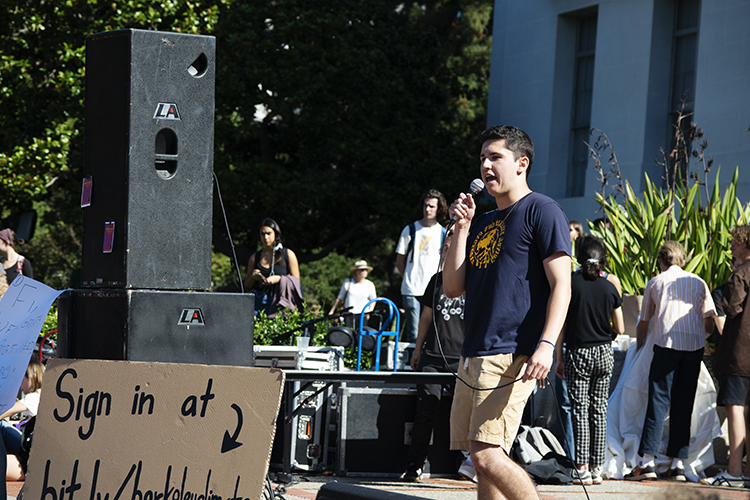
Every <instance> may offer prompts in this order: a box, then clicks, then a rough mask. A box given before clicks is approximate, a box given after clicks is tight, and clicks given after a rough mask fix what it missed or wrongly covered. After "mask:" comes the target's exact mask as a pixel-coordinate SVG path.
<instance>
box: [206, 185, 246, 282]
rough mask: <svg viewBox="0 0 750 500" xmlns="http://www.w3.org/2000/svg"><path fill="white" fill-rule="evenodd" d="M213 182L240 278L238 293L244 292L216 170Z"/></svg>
mask: <svg viewBox="0 0 750 500" xmlns="http://www.w3.org/2000/svg"><path fill="white" fill-rule="evenodd" d="M213 176H214V182H215V183H216V192H217V193H218V195H219V205H220V206H221V214H222V215H223V216H224V225H225V226H226V228H227V238H228V239H229V245H230V246H231V247H232V256H233V257H234V267H235V269H237V277H238V278H239V279H240V293H245V284H244V283H243V282H242V273H241V272H240V263H239V262H238V261H237V252H236V251H235V249H234V241H233V240H232V233H231V232H230V231H229V221H228V220H227V211H226V210H225V209H224V200H223V199H222V197H221V188H220V187H219V178H218V177H217V176H216V172H213Z"/></svg>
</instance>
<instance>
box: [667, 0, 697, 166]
mask: <svg viewBox="0 0 750 500" xmlns="http://www.w3.org/2000/svg"><path fill="white" fill-rule="evenodd" d="M700 11H701V3H700V0H677V1H676V2H675V15H674V29H673V35H672V82H671V98H670V105H669V124H670V127H669V130H670V137H669V145H670V151H672V150H673V149H674V147H675V137H674V126H675V125H676V123H677V115H678V112H679V111H680V109H683V114H685V115H687V114H691V113H692V112H693V110H694V109H695V74H696V70H697V66H698V26H699V23H700ZM683 103H684V108H683ZM691 121H694V118H693V117H692V116H691V117H689V118H687V119H685V120H683V121H682V122H681V124H680V126H681V129H682V131H683V133H684V134H685V139H686V142H687V147H688V151H687V152H685V151H681V152H680V160H681V167H682V174H683V179H684V180H687V178H686V177H685V176H686V175H687V172H688V170H687V166H688V165H687V163H688V162H687V161H686V160H688V159H689V154H690V151H689V149H690V142H689V141H690V137H688V136H687V134H688V130H689V128H690V122H691ZM684 153H687V154H688V156H687V158H685V157H684Z"/></svg>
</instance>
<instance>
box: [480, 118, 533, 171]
mask: <svg viewBox="0 0 750 500" xmlns="http://www.w3.org/2000/svg"><path fill="white" fill-rule="evenodd" d="M501 139H504V140H505V147H506V149H508V150H509V151H511V152H512V153H513V159H514V160H516V161H517V160H518V159H519V158H521V157H524V156H525V157H526V158H528V159H529V166H528V168H527V169H526V178H528V177H529V172H530V171H531V165H532V164H533V163H534V143H533V142H532V141H531V137H529V136H528V134H526V132H524V131H523V130H521V129H520V128H518V127H514V126H512V125H495V126H494V127H490V128H488V129H486V130H485V131H484V132H482V133H481V134H479V141H480V142H481V143H482V144H484V143H485V142H487V141H499V140H501Z"/></svg>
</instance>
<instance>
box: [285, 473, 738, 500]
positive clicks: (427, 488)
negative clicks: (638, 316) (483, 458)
mask: <svg viewBox="0 0 750 500" xmlns="http://www.w3.org/2000/svg"><path fill="white" fill-rule="evenodd" d="M293 477H294V481H293V482H292V483H290V484H288V485H280V484H277V483H274V484H273V485H274V487H278V486H283V488H284V489H285V492H284V493H283V496H284V498H285V499H286V500H312V499H315V497H316V495H317V492H318V490H319V489H320V487H321V486H323V485H324V484H325V483H327V482H330V481H339V482H341V483H346V484H353V485H357V486H362V487H366V488H372V489H375V490H379V491H384V492H385V491H388V492H394V493H401V494H404V495H412V496H415V497H420V498H425V499H434V500H475V499H476V496H477V490H476V485H475V484H473V483H471V482H469V481H462V480H458V479H444V478H427V479H424V480H423V481H422V482H420V483H405V482H402V481H399V480H393V479H383V480H380V479H376V478H352V477H341V478H338V477H323V476H298V475H294V476H293ZM667 488H675V489H676V491H675V492H674V493H676V494H675V495H673V496H672V497H671V498H672V499H680V498H686V497H690V498H691V500H697V499H698V498H703V499H706V500H730V499H734V500H736V499H743V500H749V499H750V489H743V488H714V487H710V486H703V485H700V484H697V483H674V482H671V481H641V482H634V481H618V480H605V481H604V482H603V483H602V484H600V485H592V486H587V487H586V490H587V492H588V497H587V495H586V493H585V492H584V490H583V488H582V487H581V486H580V485H576V486H573V485H569V486H568V485H566V486H558V485H540V486H539V487H538V489H539V493H540V494H541V497H542V499H543V500H563V499H565V500H568V499H570V500H573V499H581V500H585V499H587V498H589V499H591V500H646V499H649V500H650V499H653V500H657V498H658V496H657V494H659V493H664V492H665V490H666V489H667ZM695 493H698V494H699V495H697V496H695ZM691 495H692V496H691Z"/></svg>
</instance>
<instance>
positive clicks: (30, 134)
mask: <svg viewBox="0 0 750 500" xmlns="http://www.w3.org/2000/svg"><path fill="white" fill-rule="evenodd" d="M491 10H492V2H491V1H490V0H483V1H477V0H455V1H434V2H427V3H423V4H416V3H414V4H409V3H406V4H404V3H402V2H397V1H388V0H373V1H368V2H362V1H361V0H337V1H336V2H332V1H330V0H320V1H315V2H312V1H309V0H276V1H274V2H239V1H237V0H196V1H185V2H172V1H169V2H146V1H143V0H130V1H113V2H92V1H73V0H68V1H63V0H61V1H56V2H39V1H37V0H19V1H17V2H3V5H2V7H0V40H2V44H3V45H2V46H3V51H2V53H1V54H0V118H2V120H3V127H2V128H1V129H0V179H2V183H0V199H1V200H2V202H1V204H0V207H1V208H2V210H3V213H4V215H7V214H8V213H10V212H18V211H22V210H28V209H30V208H32V206H35V205H34V203H37V208H39V209H40V213H41V214H42V215H41V218H40V224H39V231H38V232H37V235H38V236H37V237H35V238H34V239H33V240H32V242H31V243H30V244H29V245H28V246H27V247H26V248H24V249H22V252H23V253H25V254H27V255H29V256H30V257H32V256H33V261H34V264H35V267H36V269H37V270H38V274H39V277H40V278H41V279H42V280H44V281H46V282H48V283H49V284H51V285H53V286H67V285H68V284H69V283H70V281H71V280H70V276H71V272H72V271H73V270H74V269H75V268H77V267H79V266H80V257H79V256H80V244H81V239H82V235H81V221H80V208H79V207H78V200H79V199H80V183H81V174H80V171H81V166H82V163H83V158H82V151H83V139H84V128H83V127H84V123H83V110H84V105H83V103H84V96H85V88H84V86H85V79H84V71H85V37H86V36H87V35H89V34H93V33H97V32H102V31H109V30H116V29H123V28H139V29H156V30H162V31H180V32H183V33H199V34H204V35H215V36H216V37H217V85H216V106H217V121H216V132H215V151H216V153H215V170H216V171H217V173H218V175H219V178H220V180H221V186H222V187H223V189H224V192H223V194H224V198H225V201H226V205H227V208H228V211H229V219H230V227H231V228H232V230H233V232H234V235H235V236H236V238H235V241H236V242H237V243H239V244H240V245H244V246H245V247H246V248H255V246H256V243H257V235H256V230H257V223H258V222H259V221H260V219H261V218H263V217H265V216H273V217H275V218H277V220H278V221H279V222H280V224H281V225H282V228H283V229H284V231H285V233H286V234H287V236H288V237H287V241H288V243H289V244H290V246H291V247H292V248H293V249H295V251H297V253H298V255H299V256H300V260H301V261H302V262H309V261H313V260H316V259H321V258H324V257H325V256H326V255H327V254H328V253H329V252H331V251H333V250H336V251H337V252H338V253H339V254H341V255H346V256H360V255H361V256H365V257H366V258H368V260H372V258H371V257H370V255H371V254H370V252H373V251H374V250H375V249H377V250H378V251H381V252H383V254H382V256H381V258H382V259H387V258H390V259H392V245H391V246H390V247H389V246H388V244H387V243H385V244H384V243H383V242H384V241H386V240H388V239H394V238H396V236H397V234H398V231H399V230H400V228H401V227H402V226H403V225H405V224H406V223H407V222H409V221H410V220H413V219H415V218H416V217H418V216H419V211H418V207H417V199H418V197H419V195H420V194H421V192H423V191H425V190H426V189H428V188H431V187H437V188H438V189H441V190H443V191H444V192H446V194H448V196H449V197H452V196H454V195H455V192H456V191H457V190H458V189H463V187H464V186H465V185H467V184H468V181H469V180H470V179H471V178H472V177H474V176H475V175H476V168H475V166H474V161H475V160H474V158H475V152H476V151H475V150H476V144H475V137H476V135H477V133H478V132H479V131H481V129H482V128H483V127H484V125H485V123H484V120H485V118H484V116H485V106H486V98H487V81H488V74H489V51H490V47H491V37H490V36H489V32H490V27H491V21H490V15H491ZM39 203H41V204H43V205H45V206H44V207H39V206H38V204H39ZM215 213H216V214H217V219H216V224H215V228H216V229H215V235H217V236H219V240H221V239H223V238H224V236H223V235H224V231H223V223H222V224H219V219H218V217H219V215H218V213H219V210H215ZM223 243H225V242H223ZM313 249H319V250H315V251H313ZM224 250H225V249H224V247H221V251H222V252H224ZM225 253H228V252H225ZM240 264H241V265H244V264H245V262H241V263H240ZM382 268H383V269H384V270H386V272H388V274H389V275H388V277H387V278H386V280H385V282H386V283H387V284H390V283H391V281H395V280H393V279H392V276H390V271H389V270H390V269H392V268H393V265H392V262H390V263H384V265H383V267H382ZM324 300H325V299H324Z"/></svg>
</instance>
